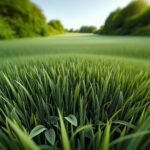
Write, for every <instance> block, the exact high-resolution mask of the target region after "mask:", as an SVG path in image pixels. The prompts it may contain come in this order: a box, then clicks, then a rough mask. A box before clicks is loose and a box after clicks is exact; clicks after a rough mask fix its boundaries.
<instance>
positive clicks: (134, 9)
mask: <svg viewBox="0 0 150 150" xmlns="http://www.w3.org/2000/svg"><path fill="white" fill-rule="evenodd" d="M149 17H150V6H149V3H148V2H147V1H146V0H134V1H132V2H131V3H130V4H129V5H128V6H126V7H125V8H123V9H120V8H119V9H117V10H116V11H114V12H112V13H111V14H110V15H109V17H108V18H107V19H106V22H105V25H104V26H103V27H102V28H101V30H100V31H99V33H100V34H109V35H132V34H136V35H149V33H150V31H149V28H146V26H148V25H150V22H149ZM142 28H144V30H146V31H145V32H143V33H142V31H144V30H141V29H142ZM135 30H136V31H135ZM146 32H147V34H146Z"/></svg>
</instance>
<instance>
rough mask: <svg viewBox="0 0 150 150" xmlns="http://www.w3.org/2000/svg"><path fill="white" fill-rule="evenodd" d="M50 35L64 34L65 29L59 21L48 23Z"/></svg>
mask: <svg viewBox="0 0 150 150" xmlns="http://www.w3.org/2000/svg"><path fill="white" fill-rule="evenodd" d="M48 27H49V33H50V34H59V33H64V32H65V28H64V27H63V25H62V23H61V22H60V21H59V20H51V21H49V22H48Z"/></svg>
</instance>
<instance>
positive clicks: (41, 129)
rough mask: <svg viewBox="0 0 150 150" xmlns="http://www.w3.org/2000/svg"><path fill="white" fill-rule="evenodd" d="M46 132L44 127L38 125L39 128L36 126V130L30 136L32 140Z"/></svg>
mask: <svg viewBox="0 0 150 150" xmlns="http://www.w3.org/2000/svg"><path fill="white" fill-rule="evenodd" d="M45 130H46V128H45V127H44V126H43V125H38V126H36V127H35V128H33V129H32V131H31V132H30V135H29V136H30V138H31V139H32V138H34V137H35V136H37V135H39V134H40V133H42V132H43V131H45Z"/></svg>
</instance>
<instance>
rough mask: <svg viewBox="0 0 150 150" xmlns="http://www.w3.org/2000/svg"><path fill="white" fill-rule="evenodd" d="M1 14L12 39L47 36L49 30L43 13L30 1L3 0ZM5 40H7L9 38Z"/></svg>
mask: <svg viewBox="0 0 150 150" xmlns="http://www.w3.org/2000/svg"><path fill="white" fill-rule="evenodd" d="M0 14H1V18H2V19H3V20H5V22H6V24H8V25H7V27H8V31H9V30H10V33H11V34H12V37H30V36H44V35H47V31H48V29H47V25H46V21H45V17H44V15H43V13H42V11H41V10H40V8H39V7H38V6H36V5H35V4H33V3H32V2H30V1H29V0H24V1H20V0H13V1H11V0H1V1H0ZM1 29H2V28H1ZM11 31H12V32H11ZM5 34H7V31H6V33H5ZM3 38H6V39H7V38H9V36H8V37H7V36H5V37H3Z"/></svg>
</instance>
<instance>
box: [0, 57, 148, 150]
mask: <svg viewBox="0 0 150 150" xmlns="http://www.w3.org/2000/svg"><path fill="white" fill-rule="evenodd" d="M31 63H32V65H29V64H31ZM128 65H129V63H127V62H126V63H125V65H124V64H123V63H118V61H113V60H109V62H108V61H106V60H105V59H93V58H91V59H88V58H86V59H81V58H73V57H70V58H67V57H66V58H63V59H55V60H51V61H50V60H48V59H47V60H46V61H44V60H43V61H40V62H38V61H36V62H32V61H28V62H26V63H24V64H20V65H19V64H17V65H16V66H13V65H7V67H6V66H5V68H3V69H2V72H3V73H1V74H0V106H1V107H0V124H1V130H0V139H1V144H0V148H1V149H11V148H16V149H21V148H23V147H22V146H23V145H21V144H20V143H21V141H22V140H23V138H24V137H25V136H26V137H27V140H26V142H29V143H31V146H33V147H34V149H63V148H64V149H67V150H69V149H96V150H98V149H112V150H113V149H120V148H121V149H124V150H126V149H132V148H133V149H137V147H138V148H140V149H146V148H148V147H149V146H150V141H149V140H148V139H149V136H150V125H149V123H148V122H149V120H150V105H149V104H150V92H149V89H150V72H149V70H148V69H145V70H144V71H143V72H142V71H140V69H138V66H136V65H135V66H133V67H128ZM134 68H136V69H134ZM8 118H9V119H8ZM10 120H11V121H10ZM33 135H34V136H33ZM33 141H34V142H33ZM143 141H145V142H143ZM35 143H36V145H35ZM141 143H142V144H141Z"/></svg>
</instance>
